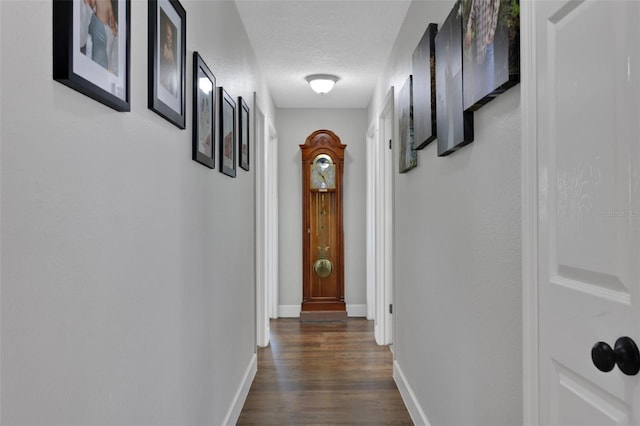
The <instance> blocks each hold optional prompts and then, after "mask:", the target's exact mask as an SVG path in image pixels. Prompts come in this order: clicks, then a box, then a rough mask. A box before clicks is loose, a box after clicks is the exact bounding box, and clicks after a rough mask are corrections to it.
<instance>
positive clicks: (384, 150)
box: [374, 86, 395, 345]
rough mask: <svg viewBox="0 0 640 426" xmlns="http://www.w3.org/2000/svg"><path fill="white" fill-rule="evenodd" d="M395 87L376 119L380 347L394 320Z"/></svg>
mask: <svg viewBox="0 0 640 426" xmlns="http://www.w3.org/2000/svg"><path fill="white" fill-rule="evenodd" d="M394 96H395V95H394V87H393V86H391V87H390V88H389V92H388V93H387V96H386V97H385V99H384V102H383V104H382V108H381V111H382V112H381V113H380V115H379V116H378V123H379V124H378V144H377V148H378V149H376V151H375V157H376V158H375V159H374V161H375V163H376V168H375V173H376V180H375V193H376V206H375V222H376V223H375V232H376V237H375V245H376V248H375V251H376V292H375V293H376V297H375V300H376V302H375V303H376V308H375V325H374V337H375V340H376V343H378V344H379V345H389V344H391V343H392V342H393V317H392V314H391V313H389V305H390V304H391V303H393V282H392V280H393V150H390V149H389V139H392V140H393V139H394V138H395V126H394V121H395V118H394V117H395V110H394Z"/></svg>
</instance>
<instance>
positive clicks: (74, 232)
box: [0, 0, 275, 425]
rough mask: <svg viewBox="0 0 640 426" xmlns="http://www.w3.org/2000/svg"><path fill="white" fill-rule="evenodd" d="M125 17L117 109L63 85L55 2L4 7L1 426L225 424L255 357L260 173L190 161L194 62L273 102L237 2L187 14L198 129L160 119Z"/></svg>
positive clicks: (142, 35)
mask: <svg viewBox="0 0 640 426" xmlns="http://www.w3.org/2000/svg"><path fill="white" fill-rule="evenodd" d="M131 3H132V10H131V17H132V37H131V42H132V45H131V87H132V92H131V104H132V110H131V112H128V113H118V112H115V111H113V110H111V109H109V108H107V107H105V106H103V105H102V104H100V103H98V102H96V101H94V100H92V99H90V98H88V97H86V96H84V95H81V94H79V93H77V92H75V91H73V90H71V89H69V88H67V87H66V86H63V85H62V84H60V83H57V82H55V81H53V79H52V71H51V69H52V53H51V51H52V37H51V33H52V2H51V1H44V0H37V1H36V0H31V1H23V0H20V1H17V0H15V1H14V0H2V1H1V2H0V10H1V18H2V19H1V25H0V31H1V33H0V34H1V43H2V44H1V52H2V69H1V80H0V83H1V84H0V88H1V91H2V98H1V108H2V112H3V115H2V117H1V119H0V128H1V130H0V132H1V133H0V137H1V142H2V146H1V160H2V163H1V175H0V176H1V183H2V186H1V197H2V198H1V202H2V204H1V206H2V209H1V215H2V226H1V232H2V253H1V254H2V259H1V260H2V262H1V266H2V270H1V274H2V275H1V279H2V302H1V315H2V317H1V320H2V324H1V333H2V349H1V356H2V362H1V377H2V382H1V385H2V391H3V393H2V399H1V409H2V418H1V420H0V422H1V423H2V424H6V425H12V424H40V425H45V424H92V425H100V424H104V425H107V424H110V425H111V424H120V425H124V424H130V425H134V424H153V425H175V424H212V425H213V424H216V425H217V424H221V423H222V422H223V420H224V419H225V416H227V414H228V413H229V410H230V408H231V407H232V404H233V400H234V395H235V393H236V391H237V390H238V389H239V387H240V386H241V385H242V384H243V378H244V375H245V373H246V372H247V371H248V369H249V368H250V366H251V365H252V363H253V362H254V360H255V358H254V356H255V355H254V350H255V340H254V339H255V337H254V328H255V320H254V306H255V302H254V292H255V289H254V285H255V284H254V283H255V277H254V254H253V253H254V232H253V231H254V213H253V212H254V187H255V184H254V175H253V171H252V172H249V173H247V172H245V171H243V170H241V169H238V177H237V178H236V179H231V178H229V177H227V176H224V175H222V174H220V173H219V171H218V166H217V165H216V170H209V169H207V168H205V167H203V166H201V165H199V164H197V163H195V162H193V161H192V160H191V131H192V128H191V127H192V126H191V118H192V116H191V112H192V111H191V90H192V89H191V88H192V86H191V63H192V59H191V55H192V52H193V50H198V51H200V53H201V54H202V56H203V57H204V59H205V60H206V61H207V63H208V64H209V66H210V68H211V69H212V70H213V72H214V74H215V75H216V77H217V79H218V84H219V85H224V86H225V87H226V88H227V89H228V91H229V92H230V93H231V94H232V96H234V97H236V96H240V95H241V96H243V97H246V98H247V99H248V100H251V99H253V92H254V91H257V92H258V96H259V97H260V98H261V99H262V100H266V105H262V109H263V111H265V113H267V114H268V115H270V116H273V113H274V111H275V109H274V107H273V104H272V102H271V101H270V99H271V96H270V94H269V93H268V91H267V89H266V85H265V84H264V82H263V79H262V77H261V75H260V73H259V68H258V65H257V62H256V59H255V56H254V54H253V50H252V48H251V45H250V43H249V40H248V38H247V36H246V33H245V31H244V29H243V26H242V22H241V20H240V18H239V16H238V13H237V10H236V6H235V4H234V3H233V2H231V1H225V2H203V1H188V0H182V1H181V3H182V4H183V6H184V7H185V9H186V11H187V27H188V32H187V88H188V90H187V129H186V130H179V129H177V128H176V127H174V126H173V125H171V124H170V123H168V122H167V121H165V120H164V119H162V118H161V117H160V116H158V115H157V114H155V113H153V112H151V111H150V110H148V109H147V2H145V1H132V2H131ZM252 161H253V159H252ZM240 403H241V402H240ZM232 420H233V419H232Z"/></svg>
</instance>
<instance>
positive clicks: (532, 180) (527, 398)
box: [520, 1, 539, 426]
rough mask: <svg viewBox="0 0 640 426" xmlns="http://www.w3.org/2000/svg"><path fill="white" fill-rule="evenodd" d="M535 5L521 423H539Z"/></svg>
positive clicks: (528, 55)
mask: <svg viewBox="0 0 640 426" xmlns="http://www.w3.org/2000/svg"><path fill="white" fill-rule="evenodd" d="M535 7H536V6H535V2H532V1H523V2H520V60H521V65H520V70H521V71H520V72H521V74H520V78H521V82H520V85H521V86H520V94H521V98H520V99H521V100H520V103H521V114H522V115H521V118H522V136H521V140H522V150H521V167H522V172H521V174H522V183H521V185H522V187H521V190H522V199H521V208H522V286H523V288H522V356H523V360H522V363H523V376H522V384H523V392H522V396H523V405H522V408H523V424H524V425H531V426H533V425H537V424H539V394H538V392H539V383H538V380H539V376H538V372H539V370H538V365H539V364H538V361H539V355H538V351H539V342H538V157H537V150H538V146H537V127H536V123H537V99H536V91H537V75H536V30H535Z"/></svg>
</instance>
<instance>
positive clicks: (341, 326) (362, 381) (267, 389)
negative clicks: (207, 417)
mask: <svg viewBox="0 0 640 426" xmlns="http://www.w3.org/2000/svg"><path fill="white" fill-rule="evenodd" d="M237 424H238V425H309V426H310V425H412V424H413V423H412V422H411V418H410V417H409V413H408V412H407V409H406V407H405V405H404V403H403V402H402V398H401V397H400V393H399V392H398V389H397V387H396V385H395V382H394V381H393V377H392V355H391V352H390V351H389V348H388V347H385V346H378V345H377V344H376V343H375V341H374V338H373V322H372V321H367V320H365V319H360V318H349V320H348V321H347V322H346V323H301V322H300V321H299V320H298V319H293V318H287V319H278V320H272V321H271V344H270V346H269V347H267V348H260V349H258V373H257V375H256V378H255V379H254V381H253V384H252V385H251V389H250V391H249V395H248V397H247V400H246V402H245V404H244V407H243V409H242V412H241V413H240V417H239V419H238V423H237Z"/></svg>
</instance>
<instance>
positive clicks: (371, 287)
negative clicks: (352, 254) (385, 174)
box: [366, 119, 378, 320]
mask: <svg viewBox="0 0 640 426" xmlns="http://www.w3.org/2000/svg"><path fill="white" fill-rule="evenodd" d="M366 138H367V144H366V153H367V155H366V159H367V173H366V179H367V183H366V184H367V200H366V205H367V210H366V219H367V220H366V226H367V235H366V237H367V238H366V239H367V253H366V256H367V259H366V262H367V276H366V279H367V284H366V287H367V319H370V320H372V319H375V317H376V232H375V230H376V209H375V208H376V184H375V179H376V174H377V164H376V149H377V147H378V127H377V119H375V120H374V121H373V122H372V123H371V125H370V126H369V130H368V131H367V136H366Z"/></svg>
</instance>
